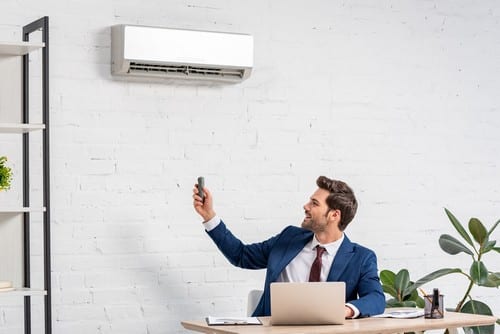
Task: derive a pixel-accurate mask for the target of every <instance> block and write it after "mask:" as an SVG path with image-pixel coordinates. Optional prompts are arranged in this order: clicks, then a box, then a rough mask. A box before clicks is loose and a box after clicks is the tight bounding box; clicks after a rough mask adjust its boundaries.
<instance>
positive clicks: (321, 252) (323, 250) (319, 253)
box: [316, 245, 326, 257]
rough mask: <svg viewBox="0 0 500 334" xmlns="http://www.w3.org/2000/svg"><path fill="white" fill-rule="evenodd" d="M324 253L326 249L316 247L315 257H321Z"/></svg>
mask: <svg viewBox="0 0 500 334" xmlns="http://www.w3.org/2000/svg"><path fill="white" fill-rule="evenodd" d="M325 251H326V248H325V247H323V246H320V245H318V246H316V257H321V255H323V253H324V252H325Z"/></svg>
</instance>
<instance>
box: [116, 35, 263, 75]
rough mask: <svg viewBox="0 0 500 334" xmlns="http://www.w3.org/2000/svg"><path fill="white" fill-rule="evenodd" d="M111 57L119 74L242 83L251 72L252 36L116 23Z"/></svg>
mask: <svg viewBox="0 0 500 334" xmlns="http://www.w3.org/2000/svg"><path fill="white" fill-rule="evenodd" d="M111 59H112V65H111V72H112V73H113V74H116V75H126V76H140V77H158V78H182V79H208V80H214V81H226V82H241V81H243V80H245V79H246V78H248V77H249V76H250V73H251V71H252V66H253V37H252V36H251V35H246V34H234V33H222V32H210V31H197V30H181V29H169V28H154V27H143V26H131V25H116V26H113V27H111Z"/></svg>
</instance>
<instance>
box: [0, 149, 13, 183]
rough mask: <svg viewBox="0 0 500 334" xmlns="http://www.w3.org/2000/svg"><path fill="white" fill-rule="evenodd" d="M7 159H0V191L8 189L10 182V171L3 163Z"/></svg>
mask: <svg viewBox="0 0 500 334" xmlns="http://www.w3.org/2000/svg"><path fill="white" fill-rule="evenodd" d="M6 162H7V157H0V191H2V190H7V189H9V188H10V181H11V180H12V170H11V169H10V167H8V166H7V165H6V164H5V163H6Z"/></svg>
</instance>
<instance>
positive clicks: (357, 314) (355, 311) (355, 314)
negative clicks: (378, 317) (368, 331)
mask: <svg viewBox="0 0 500 334" xmlns="http://www.w3.org/2000/svg"><path fill="white" fill-rule="evenodd" d="M345 306H347V307H349V308H350V309H351V310H352V311H353V312H354V314H353V315H352V317H350V318H349V319H356V318H357V317H359V313H360V312H359V310H358V308H357V307H356V306H354V305H352V304H351V303H346V304H345Z"/></svg>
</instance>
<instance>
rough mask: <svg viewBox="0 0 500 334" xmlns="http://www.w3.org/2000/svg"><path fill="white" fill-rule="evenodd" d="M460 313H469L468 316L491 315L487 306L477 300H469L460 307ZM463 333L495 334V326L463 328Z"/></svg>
mask: <svg viewBox="0 0 500 334" xmlns="http://www.w3.org/2000/svg"><path fill="white" fill-rule="evenodd" d="M460 312H461V313H470V314H482V315H493V313H492V312H491V309H490V307H489V306H488V305H486V304H485V303H483V302H480V301H478V300H469V301H468V302H467V303H465V304H464V305H463V306H462V309H461V310H460ZM464 332H465V333H473V334H494V333H495V325H489V326H475V327H464Z"/></svg>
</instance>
